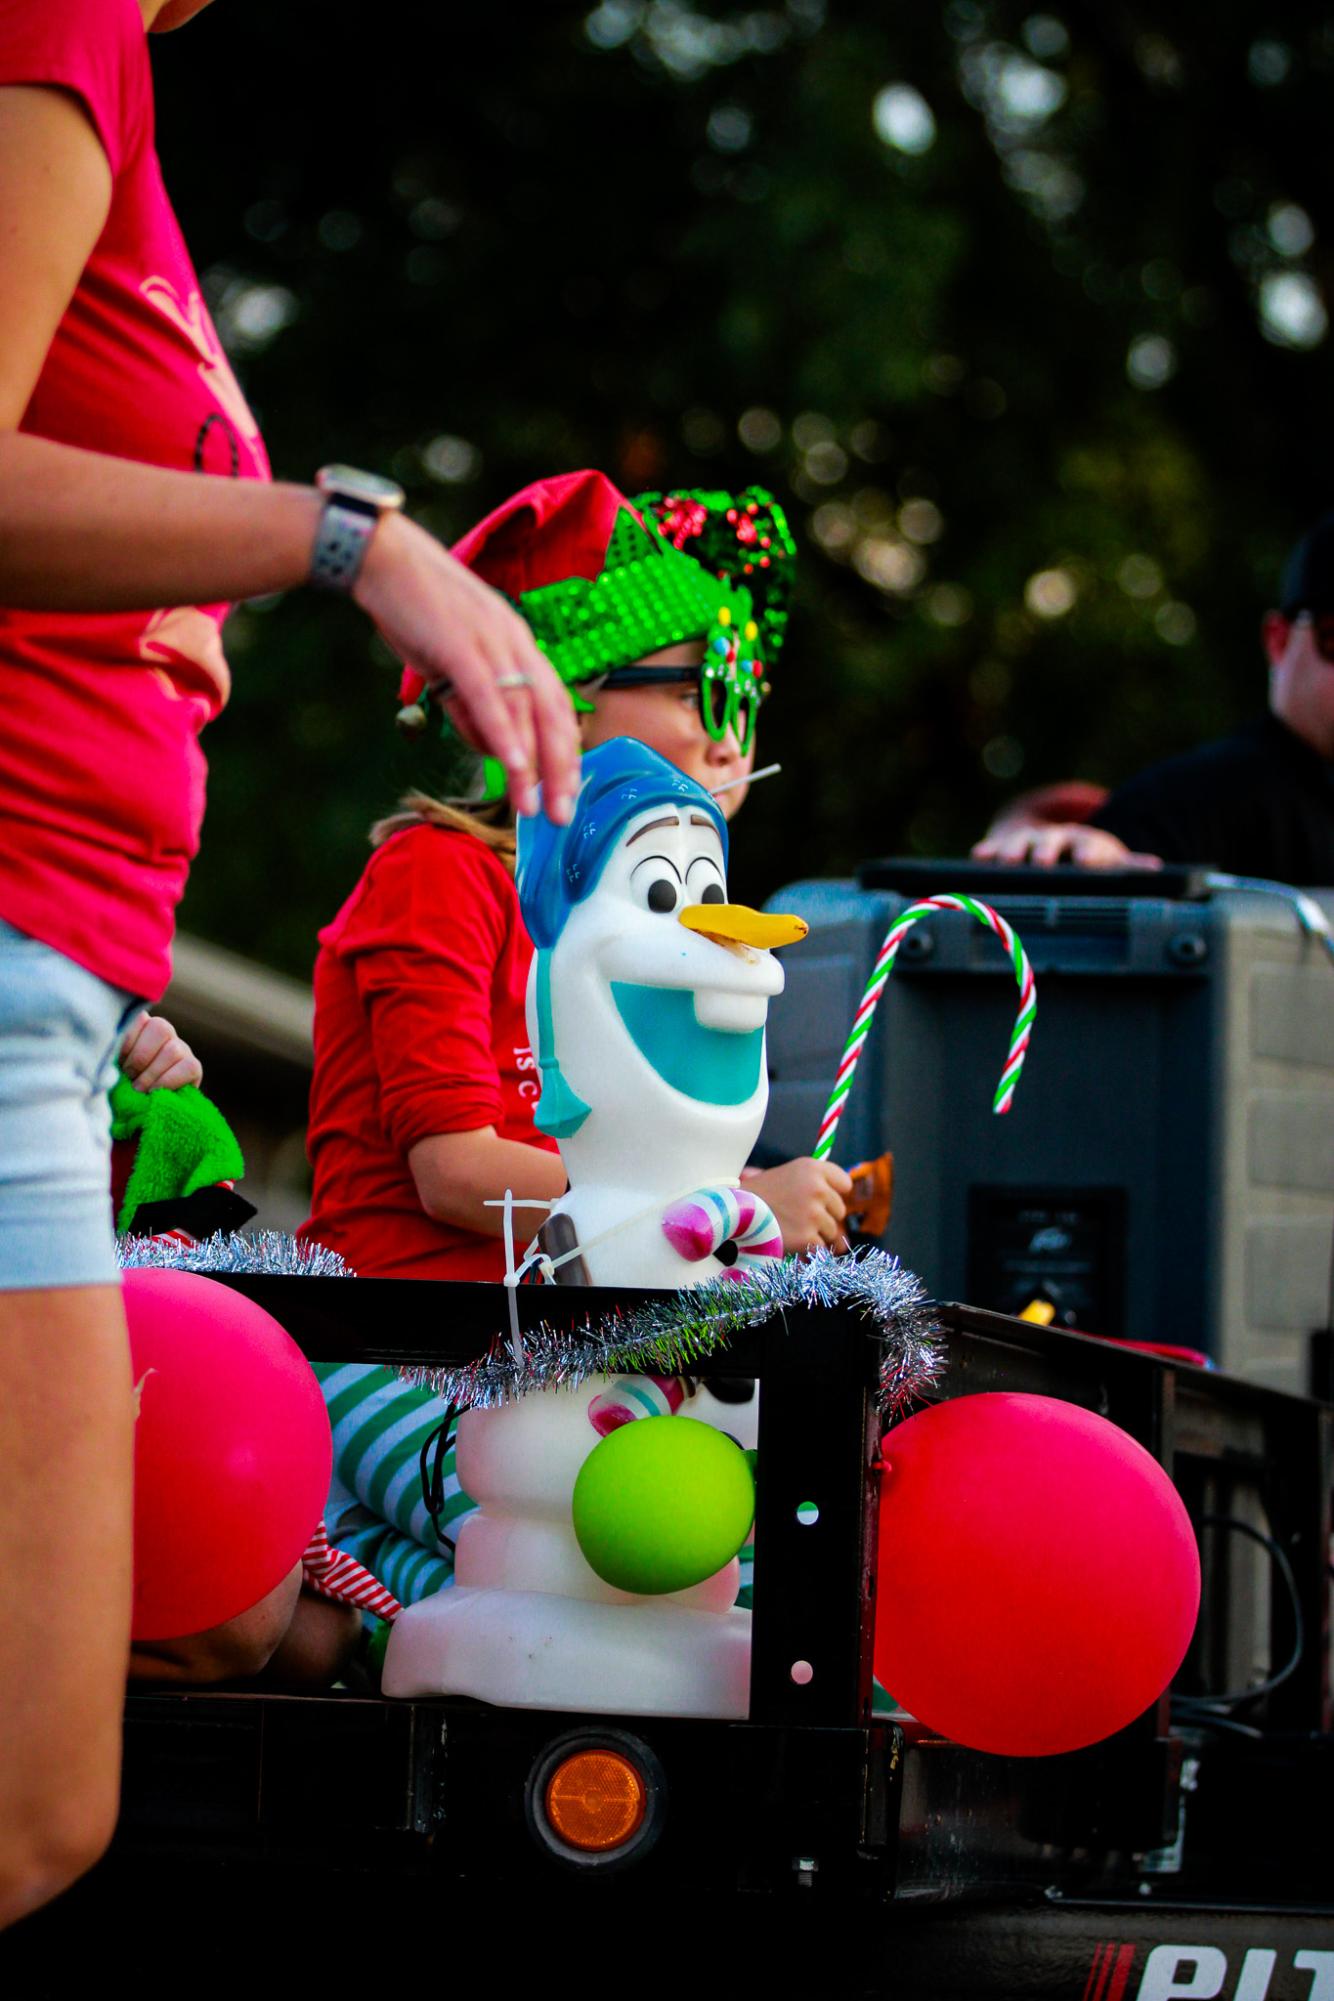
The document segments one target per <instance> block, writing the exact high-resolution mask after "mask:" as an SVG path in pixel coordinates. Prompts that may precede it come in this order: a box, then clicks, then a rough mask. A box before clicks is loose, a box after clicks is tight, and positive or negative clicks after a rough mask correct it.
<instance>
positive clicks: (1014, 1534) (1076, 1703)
mask: <svg viewBox="0 0 1334 2001" xmlns="http://www.w3.org/2000/svg"><path fill="white" fill-rule="evenodd" d="M881 1454H882V1457H883V1459H884V1461H885V1472H884V1476H883V1484H882V1487H881V1494H880V1553H879V1574H878V1584H877V1594H876V1623H875V1671H876V1674H877V1676H878V1677H879V1679H880V1681H881V1682H882V1683H883V1685H884V1686H885V1687H886V1688H887V1689H889V1690H891V1691H892V1693H893V1696H894V1698H895V1700H896V1701H897V1702H899V1703H900V1704H901V1705H902V1706H903V1708H905V1709H907V1710H908V1711H910V1713H911V1714H912V1715H914V1716H916V1717H918V1718H920V1720H921V1721H922V1722H923V1723H925V1724H927V1725H928V1726H929V1727H930V1728H931V1729H932V1730H936V1731H938V1732H939V1733H940V1734H941V1735H942V1736H944V1737H951V1738H953V1739H954V1740H955V1741H956V1742H957V1743H960V1744H968V1745H971V1746H972V1747H973V1748H974V1749H975V1750H978V1751H997V1752H1002V1753H1005V1754H1008V1755H1010V1756H1022V1757H1039V1756H1044V1755H1047V1754H1049V1753H1052V1752H1056V1751H1074V1750H1077V1749H1079V1748H1080V1746H1082V1745H1085V1744H1095V1743H1097V1742H1099V1741H1100V1739H1102V1738H1104V1737H1109V1736H1110V1735H1111V1734H1112V1732H1113V1731H1116V1730H1120V1729H1123V1728H1124V1726H1125V1725H1126V1724H1127V1723H1130V1722H1132V1721H1133V1720H1134V1718H1135V1717H1136V1716H1138V1715H1140V1714H1141V1712H1142V1711H1144V1710H1145V1709H1147V1708H1148V1707H1149V1705H1150V1704H1151V1703H1153V1702H1155V1701H1157V1699H1158V1697H1159V1696H1160V1695H1161V1694H1162V1692H1163V1690H1164V1689H1165V1688H1166V1687H1167V1684H1168V1683H1169V1682H1170V1681H1171V1679H1172V1676H1173V1675H1174V1674H1175V1673H1176V1670H1177V1668H1178V1667H1179V1666H1180V1665H1181V1660H1182V1657H1183V1655H1184V1654H1185V1651H1186V1648H1187V1646H1188V1645H1189V1644H1190V1636H1191V1634H1192V1632H1193V1631H1194V1629H1195V1615H1196V1613H1197V1611H1198V1609H1199V1603H1200V1558H1199V1550H1198V1548H1197V1546H1196V1541H1195V1534H1194V1531H1193V1529H1192V1528H1191V1524H1190V1517H1189V1516H1188V1515H1187V1513H1186V1509H1185V1506H1184V1504H1183V1503H1182V1500H1181V1496H1180V1495H1179V1494H1178V1493H1177V1491H1176V1488H1175V1487H1174V1486H1173V1485H1172V1482H1171V1481H1170V1480H1169V1479H1168V1477H1167V1475H1166V1473H1164V1471H1163V1469H1162V1467H1161V1466H1160V1465H1159V1464H1158V1462H1157V1460H1155V1459H1153V1458H1152V1457H1151V1456H1150V1455H1149V1453H1147V1452H1146V1451H1145V1450H1144V1448H1143V1446H1142V1445H1137V1444H1136V1442H1135V1440H1134V1439H1133V1438H1131V1437H1129V1436H1128V1435H1127V1434H1126V1433H1125V1432H1124V1431H1122V1430H1120V1429H1119V1427H1118V1426H1116V1425H1114V1424H1109V1423H1108V1421H1107V1419H1106V1418H1103V1417H1096V1416H1095V1415H1094V1414H1093V1412H1092V1411H1087V1410H1081V1409H1080V1408H1079V1407H1078V1406H1077V1405H1075V1404H1070V1403H1065V1402H1062V1401H1061V1400H1059V1399H1058V1398H1055V1397H1040V1396H1024V1395H1019V1394H1012V1393H1009V1392H1004V1393H996V1394H987V1395H983V1396H965V1397H957V1398H955V1399H953V1400H952V1401H951V1402H948V1403H942V1404H936V1405H934V1406H933V1407H932V1408H931V1409H929V1410H924V1411H920V1412H919V1413H918V1414H917V1416H915V1417H911V1418H909V1419H908V1420H907V1422H906V1423H904V1424H901V1425H898V1426H896V1427H895V1429H894V1430H893V1431H891V1432H890V1433H889V1434H888V1436H887V1437H886V1438H885V1439H884V1440H883V1442H882V1445H881Z"/></svg>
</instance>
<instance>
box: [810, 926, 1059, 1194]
mask: <svg viewBox="0 0 1334 2001" xmlns="http://www.w3.org/2000/svg"><path fill="white" fill-rule="evenodd" d="M937 910H964V911H966V912H967V913H968V915H969V916H970V917H974V918H976V919H977V922H978V923H979V924H984V925H986V927H987V929H988V930H989V931H994V932H995V934H996V936H997V937H998V938H999V939H1000V941H1001V944H1002V945H1003V946H1004V947H1005V949H1006V951H1007V952H1008V953H1009V955H1010V961H1011V964H1012V965H1013V967H1014V976H1015V979H1016V980H1017V981H1018V982H1019V1013H1018V1015H1017V1016H1016V1018H1015V1024H1014V1031H1013V1033H1012V1034H1011V1036H1010V1050H1009V1054H1008V1055H1007V1057H1006V1059H1005V1068H1004V1069H1003V1070H1002V1071H1001V1077H1000V1082H999V1084H998V1085H997V1086H996V1095H995V1099H994V1101H993V1103H992V1110H993V1111H994V1112H1008V1111H1009V1109H1010V1107H1011V1105H1012V1104H1013V1103H1014V1089H1015V1085H1016V1084H1017V1083H1018V1082H1019V1073H1020V1071H1021V1070H1022V1069H1023V1067H1024V1057H1025V1056H1026V1054H1027V1053H1028V1044H1029V1038H1030V1037H1031V1035H1032V1033H1033V1022H1034V1020H1035V1019H1036V1016H1037V1011H1038V1000H1037V982H1036V981H1035V979H1034V978H1033V968H1032V967H1031V966H1030V965H1029V963H1028V954H1027V952H1025V950H1024V948H1023V946H1022V944H1021V943H1020V942H1019V939H1018V938H1017V937H1016V936H1015V934H1014V932H1013V931H1012V930H1011V928H1010V926H1009V925H1008V924H1007V923H1006V921H1005V919H1004V918H1003V917H1002V916H1001V914H1000V912H999V911H998V910H993V909H992V907H991V905H990V904H989V903H983V902H981V901H980V900H979V899H978V898H977V897H975V896H957V895H956V896H927V897H924V898H923V899H922V901H921V902H920V903H914V904H912V905H911V906H910V907H909V908H908V909H907V910H905V911H903V912H902V914H901V915H900V916H898V917H896V918H895V920H894V922H893V924H892V925H891V926H890V928H889V930H888V932H887V933H886V934H885V941H884V943H883V945H882V946H881V947H880V950H879V952H878V953H877V954H876V961H875V964H874V966H872V968H871V977H870V978H869V979H868V980H867V982H866V990H865V992H864V993H863V994H862V997H861V1000H860V1001H859V1002H858V1004H857V1012H856V1014H855V1015H854V1017H853V1022H852V1027H851V1029H850V1030H849V1032H848V1039H847V1041H846V1043H845V1044H844V1045H843V1054H842V1056H841V1057H840V1058H839V1064H838V1072H837V1075H836V1076H835V1078H834V1085H833V1089H832V1090H831V1091H830V1093H829V1103H828V1104H827V1105H826V1106H825V1110H824V1117H823V1118H822V1119H821V1121H820V1131H819V1134H818V1136H817V1138H816V1142H815V1146H814V1149H813V1151H814V1155H815V1158H816V1160H827V1159H828V1157H829V1155H830V1154H831V1153H832V1151H833V1147H834V1135H835V1133H836V1132H837V1131H838V1124H839V1120H840V1119H841V1118H842V1116H843V1108H844V1106H845V1105H846V1104H847V1102H848V1094H849V1092H850V1091H851V1090H852V1080H853V1078H854V1076H855V1075H856V1073H857V1064H858V1061H859V1060H860V1057H861V1053H862V1050H863V1049H864V1048H865V1046H866V1038H867V1036H868V1035H869V1034H870V1032H871V1021H872V1018H873V1016H874V1014H875V1010H876V1004H877V1002H878V1001H879V999H880V996H881V994H882V993H883V992H884V990H885V982H886V981H887V980H888V978H889V976H890V973H891V972H892V971H893V968H894V960H895V958H896V956H897V954H898V949H899V946H900V945H901V944H902V943H903V940H904V938H905V936H906V935H907V933H908V932H909V931H911V929H912V927H913V925H914V924H916V923H917V921H918V919H919V918H922V917H929V916H930V915H931V914H932V912H933V911H937Z"/></svg>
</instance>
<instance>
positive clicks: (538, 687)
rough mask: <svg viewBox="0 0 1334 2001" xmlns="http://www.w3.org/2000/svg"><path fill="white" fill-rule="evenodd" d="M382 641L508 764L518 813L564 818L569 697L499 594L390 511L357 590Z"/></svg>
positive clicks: (573, 772) (574, 786) (570, 768)
mask: <svg viewBox="0 0 1334 2001" xmlns="http://www.w3.org/2000/svg"><path fill="white" fill-rule="evenodd" d="M353 595H354V597H355V598H356V601H357V603H358V604H359V605H360V606H361V608H362V610H363V611H365V612H366V613H367V614H368V615H369V616H370V618H371V619H373V620H374V622H375V625H376V627H377V628H378V630H379V632H380V635H381V637H382V638H383V639H384V640H385V641H386V643H387V644H388V645H389V646H390V647H391V648H392V649H393V651H394V652H395V653H396V654H397V655H398V657H399V658H400V659H401V660H405V661H408V662H410V663H411V665H412V666H413V667H414V668H416V670H417V672H418V673H419V674H421V675H422V676H423V677H424V678H425V680H426V683H427V686H428V687H429V689H430V690H431V693H432V695H433V696H434V697H435V699H436V700H437V701H440V702H443V703H444V704H445V705H446V706H447V707H448V709H449V714H450V720H451V721H452V722H453V724H454V726H455V728H456V729H457V730H458V732H459V734H460V736H462V737H464V738H465V739H466V741H467V742H469V743H470V744H472V746H473V748H474V749H476V750H480V751H483V752H485V753H486V755H488V756H490V757H494V758H497V759H498V760H499V762H500V763H501V764H502V765H503V766H504V768H505V774H506V777H507V780H508V785H509V794H510V798H511V799H512V800H513V801H514V806H515V810H516V811H517V812H520V813H534V812H536V810H537V780H538V779H539V778H540V779H541V781H542V788H543V794H542V796H543V803H544V809H545V811H546V813H547V816H548V818H549V819H552V820H554V821H557V822H558V823H564V822H565V821H567V820H568V819H569V817H570V811H571V807H572V804H573V801H574V796H575V794H576V792H577V791H578V789H579V733H578V729H577V727H576V724H575V720H574V713H573V710H572V709H571V706H570V698H569V695H568V694H567V693H566V690H565V688H564V687H563V686H562V684H561V682H560V680H559V678H558V677H557V674H556V671H555V669H554V668H553V667H552V665H551V663H550V661H549V660H547V658H546V657H545V655H544V654H543V653H541V652H540V651H539V649H538V647H537V644H536V642H535V641H534V639H533V636H532V634H531V632H530V631H529V629H528V627H527V625H526V624H525V623H524V621H523V620H522V619H521V618H520V617H519V615H518V613H517V612H516V611H512V610H511V608H510V606H509V605H508V604H507V603H506V602H505V600H504V598H503V597H502V596H501V595H500V593H499V592H498V591H494V590H492V589H491V586H490V585H489V584H484V583H483V582H482V580H481V578H480V577H476V576H474V575H473V573H472V571H471V570H469V569H467V568H465V566H464V565H463V564H462V563H460V562H457V561H456V560H455V558H454V557H453V556H451V555H450V553H449V551H448V550H447V549H445V548H444V547H443V546H442V545H441V544H440V543H439V542H437V541H436V539H435V537H434V536H433V535H429V534H427V532H426V530H425V529H424V528H420V527H418V525H417V524H416V523H415V522H413V521H409V520H408V519H407V518H406V517H405V516H404V515H401V514H391V515H387V516H386V517H385V518H384V519H383V520H382V521H381V522H380V525H379V527H378V528H377V530H376V532H375V535H374V538H373V539H372V541H371V545H370V548H369V550H368V551H367V555H366V560H365V563H364V564H363V565H362V569H361V574H360V576H359V577H358V579H357V583H356V587H355V589H354V592H353Z"/></svg>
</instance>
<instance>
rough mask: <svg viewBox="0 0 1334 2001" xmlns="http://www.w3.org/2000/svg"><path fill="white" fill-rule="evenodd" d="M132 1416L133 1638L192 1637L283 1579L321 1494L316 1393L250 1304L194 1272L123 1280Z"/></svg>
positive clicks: (277, 1332) (316, 1515) (323, 1475)
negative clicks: (134, 1399) (135, 1397)
mask: <svg viewBox="0 0 1334 2001" xmlns="http://www.w3.org/2000/svg"><path fill="white" fill-rule="evenodd" d="M122 1280H123V1289H124V1296H125V1316H126V1319H127V1320H128V1322H129V1328H130V1352H131V1355H132V1358H133V1365H134V1380H135V1382H136V1384H137V1385H138V1387H139V1418H138V1422H137V1424H136V1425H135V1438H134V1621H133V1630H134V1637H135V1639H136V1640H162V1639H171V1638H176V1637H179V1636H180V1635H182V1634H187V1633H201V1632H205V1631H207V1629H208V1628H209V1627H210V1626H218V1625H221V1624H222V1622H223V1621H224V1620H225V1619H231V1618H234V1617H235V1615H236V1614H237V1613H238V1612H244V1611H246V1610H247V1609H248V1608H249V1607H250V1606H251V1605H254V1604H255V1603H256V1602H257V1601H258V1600H259V1599H261V1598H263V1597H264V1596H265V1594H266V1593H267V1592H269V1591H271V1590H272V1589H273V1587H274V1586H275V1585H276V1584H279V1583H281V1581H282V1579H283V1578H284V1577H285V1576H286V1575H287V1573H288V1571H289V1570H290V1569H291V1568H292V1566H293V1564H294V1563H295V1562H296V1561H297V1559H298V1558H299V1557H300V1555H301V1553H302V1551H303V1550H304V1549H305V1547H306V1544H307V1543H308V1542H309V1540H310V1538H311V1535H312V1534H313V1532H314V1530H315V1526H316V1524H317V1522H318V1521H319V1519H320V1515H321V1512H322V1510H323V1508H324V1503H325V1499H326V1497H327V1495H328V1492H329V1474H330V1471H331V1468H332V1462H333V1447H332V1441H331V1439H330V1436H329V1419H328V1414H327V1412H326V1410H325V1407H324V1398H323V1397H322V1396H321V1394H320V1386H319V1384H318V1383H317V1382H316V1380H315V1375H314V1372H313V1370H312V1369H311V1366H310V1364H309V1362H307V1360H306V1358H305V1356H304V1355H303V1354H302V1353H301V1350H300V1349H299V1348H298V1347H297V1345H296V1343H295V1341H293V1340H292V1339H291V1337H290V1336H289V1335H288V1334H286V1333H285V1332H284V1330H283V1329H282V1328H281V1327H280V1326H279V1325H278V1322H277V1321H276V1320H275V1319H274V1318H273V1316H272V1314H269V1313H266V1312H265V1311H264V1309H263V1307H262V1306H256V1305H255V1303H254V1301H253V1300H251V1299H247V1298H246V1297H245V1295H244V1293H240V1292H236V1291H234V1290H233V1289H232V1287H231V1286H228V1285H220V1284H219V1283H218V1282H217V1280H216V1279H210V1278H202V1277H200V1276H199V1275H198V1274H196V1273H194V1272H183V1271H157V1270H151V1269H146V1270H136V1271H127V1272H124V1273H122Z"/></svg>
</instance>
